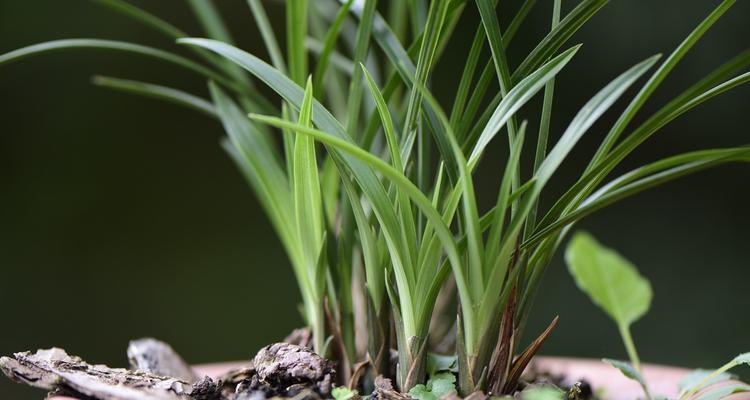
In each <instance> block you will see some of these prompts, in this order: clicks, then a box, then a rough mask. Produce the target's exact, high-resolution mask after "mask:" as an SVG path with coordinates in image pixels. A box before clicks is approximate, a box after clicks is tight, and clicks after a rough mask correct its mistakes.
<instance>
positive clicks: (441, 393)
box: [409, 372, 456, 400]
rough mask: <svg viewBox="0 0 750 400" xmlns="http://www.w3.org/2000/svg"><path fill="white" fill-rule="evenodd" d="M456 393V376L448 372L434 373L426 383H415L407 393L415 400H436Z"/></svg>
mask: <svg viewBox="0 0 750 400" xmlns="http://www.w3.org/2000/svg"><path fill="white" fill-rule="evenodd" d="M454 393H456V376H455V375H453V374H452V373H450V372H441V373H438V374H435V375H434V376H432V378H430V380H428V381H427V384H426V385H421V384H420V385H416V386H414V387H413V388H411V390H409V395H410V396H411V397H413V398H415V399H417V400H438V399H441V398H443V397H445V396H448V395H450V394H454Z"/></svg>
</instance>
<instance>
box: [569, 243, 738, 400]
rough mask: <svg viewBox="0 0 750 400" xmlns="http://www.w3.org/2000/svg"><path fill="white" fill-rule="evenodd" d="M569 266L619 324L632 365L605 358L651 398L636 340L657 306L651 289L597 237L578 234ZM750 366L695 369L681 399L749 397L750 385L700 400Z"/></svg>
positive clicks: (580, 284)
mask: <svg viewBox="0 0 750 400" xmlns="http://www.w3.org/2000/svg"><path fill="white" fill-rule="evenodd" d="M565 261H566V262H567V264H568V269H569V271H570V273H571V275H573V278H574V279H575V281H576V284H577V285H578V287H579V288H580V289H581V290H582V291H583V292H585V293H586V294H588V295H589V297H591V300H592V301H593V302H594V303H595V304H597V305H598V306H599V307H601V308H602V309H603V310H604V311H605V312H606V313H607V315H609V316H610V317H611V318H612V319H613V320H614V321H615V322H616V323H617V326H618V328H619V330H620V334H621V335H622V339H623V341H624V342H625V348H626V349H627V351H628V356H629V357H630V363H627V362H625V361H618V360H611V359H604V360H603V361H604V362H606V363H608V364H610V365H612V366H613V367H615V368H617V369H619V370H620V372H622V373H623V375H625V376H626V377H628V378H630V379H633V380H635V381H637V382H638V383H639V384H640V385H641V387H642V388H643V392H644V394H645V395H646V398H647V399H650V398H651V394H650V392H649V389H648V385H647V383H646V381H645V379H644V378H643V375H642V373H641V367H640V361H639V358H638V353H637V351H636V349H635V345H634V343H633V339H632V337H631V335H630V325H631V324H632V323H633V322H635V321H637V320H638V319H639V318H641V317H642V316H643V315H644V314H646V312H648V309H649V307H650V305H651V298H652V297H653V294H652V291H651V284H650V283H649V282H648V280H647V279H646V278H644V277H643V276H641V275H640V273H639V272H638V269H636V267H635V266H634V265H633V264H632V263H630V262H629V261H628V260H626V259H625V258H624V257H623V256H621V255H620V254H618V253H617V252H616V251H614V250H612V249H609V248H607V247H604V246H602V245H601V244H599V243H598V242H597V241H596V240H595V239H594V238H593V237H592V236H591V235H589V234H587V233H585V232H578V233H576V234H575V235H574V236H573V239H572V240H571V241H570V243H569V244H568V248H567V251H566V253H565ZM742 364H745V365H750V353H744V354H740V355H739V356H737V357H735V358H734V359H732V361H730V362H728V363H727V364H725V365H724V366H722V367H721V368H719V369H717V370H715V371H709V370H695V371H693V372H692V373H691V374H690V375H688V376H687V377H685V379H683V381H682V382H681V383H680V395H679V397H678V398H679V400H718V399H721V398H724V397H726V396H728V395H730V394H733V393H740V392H749V391H750V385H746V384H742V383H733V384H728V385H723V386H720V387H717V388H713V389H711V390H709V391H707V392H705V393H702V394H700V395H699V396H698V397H695V395H696V394H697V393H698V392H699V391H701V390H702V389H705V388H706V387H708V386H711V385H713V384H715V383H719V382H723V381H727V380H730V379H732V378H733V377H732V375H731V374H729V373H727V372H728V371H729V370H730V369H732V368H734V367H736V366H738V365H742Z"/></svg>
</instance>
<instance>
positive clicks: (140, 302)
mask: <svg viewBox="0 0 750 400" xmlns="http://www.w3.org/2000/svg"><path fill="white" fill-rule="evenodd" d="M316 1H317V0H316ZM134 3H136V4H138V5H141V6H143V7H145V8H147V9H149V10H151V11H153V12H154V13H156V14H157V15H161V16H162V17H164V18H166V19H167V20H169V21H171V22H173V23H174V24H176V25H177V26H179V27H181V28H182V29H184V30H186V31H188V32H190V33H191V34H194V35H196V36H200V35H201V30H200V27H199V25H198V23H197V22H196V21H195V19H194V18H193V16H192V14H191V12H190V10H189V9H188V7H187V6H186V4H185V3H184V2H183V1H178V0H170V1H158V2H157V1H145V0H141V1H134ZM217 3H218V4H219V6H220V9H221V11H222V13H223V15H224V16H225V17H226V19H227V20H228V23H229V25H230V26H231V29H232V33H233V35H234V37H235V38H236V40H237V42H238V43H239V45H240V46H241V47H243V48H244V49H247V50H249V51H251V52H253V53H256V54H263V55H264V54H265V53H264V51H263V48H262V43H261V42H260V39H259V34H258V32H257V30H256V28H255V26H254V22H253V20H252V18H251V15H250V13H249V10H248V7H247V4H246V2H245V1H244V0H218V1H217ZM383 3H384V2H383ZM470 3H471V2H470ZM501 3H502V6H501V10H504V11H505V12H503V13H502V14H501V18H502V20H503V21H507V19H508V14H510V13H511V12H512V11H513V10H514V9H515V8H517V7H518V6H519V4H520V3H521V2H520V1H519V0H512V1H503V2H501ZM539 3H540V4H539V5H537V7H536V8H535V10H534V11H533V13H532V15H531V16H530V18H529V20H528V22H527V24H526V25H525V27H524V28H523V29H522V31H521V34H520V36H519V37H518V38H517V39H516V41H514V44H513V46H512V48H511V51H510V58H511V62H512V63H513V64H514V65H515V64H517V63H518V62H519V60H520V58H521V56H522V55H523V53H524V52H525V51H528V50H529V49H530V48H531V47H532V46H533V45H534V43H535V42H536V41H538V40H539V39H540V38H541V37H542V35H544V33H545V31H546V30H547V29H548V24H549V18H550V16H549V13H550V10H549V9H551V2H549V1H542V2H539ZM548 3H550V4H548ZM563 3H564V5H565V7H566V9H569V8H570V7H571V6H572V5H573V4H574V3H575V2H573V1H564V2H563ZM717 3H718V1H713V0H712V1H684V0H658V1H654V0H639V1H634V0H612V1H611V3H610V4H609V5H608V6H607V7H605V9H604V10H602V11H601V12H600V14H598V15H597V16H596V17H595V18H594V19H593V20H592V21H590V22H589V23H588V25H587V26H586V27H584V28H583V29H582V30H581V31H580V32H579V33H578V34H577V35H576V36H575V38H574V40H573V41H574V42H582V43H584V47H583V49H582V50H581V51H580V52H579V54H578V56H576V58H575V59H574V61H573V62H572V63H571V64H570V65H569V66H568V67H567V69H566V70H564V71H563V73H562V74H561V77H560V78H559V79H558V86H557V89H556V93H555V95H556V97H555V103H556V104H555V105H556V113H555V114H554V117H553V135H559V134H560V132H561V130H562V129H563V128H564V127H565V125H566V124H567V122H569V120H570V118H571V117H572V115H573V113H574V112H575V111H576V110H577V108H578V107H580V106H581V105H582V104H583V103H584V102H585V101H586V100H587V99H588V98H589V97H590V96H591V95H593V93H594V92H595V91H596V90H597V89H598V88H600V87H601V86H603V85H604V84H606V83H607V82H608V81H609V80H610V79H612V78H613V77H614V76H615V75H616V74H618V73H619V72H621V71H623V70H624V69H626V68H627V67H629V66H630V65H632V64H634V63H636V62H637V61H640V60H642V59H644V58H646V57H647V56H649V55H652V54H654V53H657V52H662V53H668V52H669V51H671V49H673V48H674V47H675V46H676V45H677V44H678V43H679V42H680V41H681V40H682V39H683V38H684V36H686V35H687V34H688V32H689V31H690V30H691V29H692V28H693V27H694V26H695V25H697V24H698V22H699V21H700V20H701V19H702V18H703V17H704V16H705V15H707V14H708V12H710V10H711V9H712V8H713V7H714V6H715V4H717ZM267 5H268V8H269V12H270V13H271V16H272V18H273V19H274V20H275V21H276V22H277V23H279V24H281V23H282V21H283V4H282V2H269V3H267ZM468 9H469V11H467V13H466V17H465V20H466V21H465V22H466V23H465V24H462V25H461V26H462V27H467V29H466V30H463V31H459V32H458V33H457V35H456V40H455V41H454V43H453V45H452V46H451V48H450V49H449V50H448V51H449V54H448V55H447V56H446V57H444V61H442V62H441V63H440V65H439V66H438V72H437V74H438V78H439V79H436V82H450V83H453V82H457V78H456V76H457V74H459V73H460V69H461V68H462V66H463V65H462V60H464V59H465V54H466V53H467V51H468V45H469V43H470V39H469V38H470V37H471V36H472V35H473V33H474V28H475V26H476V22H477V16H476V12H475V11H474V9H473V6H471V7H468ZM748 16H750V2H747V1H740V2H738V4H737V5H736V6H735V7H734V8H733V9H732V10H731V11H730V12H729V13H728V15H726V16H725V17H724V18H723V19H722V20H721V21H720V22H719V23H718V25H717V26H716V27H715V28H714V29H712V30H711V31H710V32H709V34H708V35H707V36H706V37H705V38H704V39H703V40H702V41H701V42H700V43H699V44H698V45H697V46H696V48H695V49H694V50H693V51H692V52H691V53H690V54H689V55H688V56H687V57H686V59H685V60H684V61H683V62H682V63H681V64H680V66H679V67H678V68H677V69H676V70H675V71H674V73H673V74H672V76H671V77H670V78H669V79H668V80H667V81H666V82H665V84H664V85H663V86H662V87H661V88H660V90H659V91H658V92H657V94H656V95H655V96H654V97H653V100H652V101H650V102H649V105H648V106H647V107H646V108H647V110H646V111H647V113H643V114H642V115H644V116H645V115H648V111H653V110H654V109H655V107H656V106H658V105H660V104H663V103H664V102H665V101H666V100H668V99H669V98H670V96H672V95H675V94H677V93H678V92H679V90H681V89H683V88H685V87H687V86H688V85H689V84H691V83H692V82H695V81H697V80H698V79H699V78H700V77H702V76H703V75H704V74H705V73H707V72H709V71H710V70H712V69H713V68H714V67H716V66H718V65H719V64H721V63H722V62H724V61H726V60H728V59H729V58H730V57H732V56H733V55H735V54H737V53H738V52H739V51H741V50H744V49H745V48H746V47H747V46H748V42H749V39H750V24H749V23H748ZM278 30H279V31H281V30H282V26H281V25H279V26H278ZM69 37H98V38H109V39H122V40H128V41H134V42H142V43H148V44H151V45H154V46H159V47H164V48H170V49H174V50H175V51H177V52H180V53H185V51H184V49H181V48H179V47H178V46H176V45H174V44H173V43H171V42H170V41H168V40H166V39H164V38H163V37H162V36H160V35H158V34H156V33H154V32H152V31H150V30H146V29H145V28H143V27H141V26H140V25H138V24H136V23H134V22H132V21H130V20H127V19H125V18H123V17H121V16H119V15H116V14H113V13H112V12H110V11H109V10H107V9H103V8H101V7H98V6H96V5H93V4H91V3H90V2H88V1H83V0H68V1H54V0H24V1H12V0H4V1H0V52H6V51H9V50H12V49H14V48H17V47H21V46H24V45H28V44H32V43H36V42H40V41H44V40H50V39H57V38H69ZM264 57H265V56H264ZM95 73H99V74H105V75H112V76H117V77H124V78H136V79H140V80H145V81H152V82H160V83H164V84H167V85H170V86H175V87H179V88H182V89H185V90H189V91H192V92H194V93H199V94H202V95H205V94H206V87H205V82H204V81H202V80H201V79H200V78H197V77H196V76H193V75H191V74H190V73H187V72H184V71H182V70H178V69H175V68H172V67H170V66H165V65H162V64H160V63H157V62H154V61H151V60H146V59H142V58H138V57H136V56H130V55H123V54H116V53H94V52H89V51H76V52H68V53H64V54H54V55H48V56H44V57H39V58H34V59H29V60H25V61H23V62H19V63H16V64H12V65H7V66H2V67H1V68H0V93H1V94H0V104H2V108H0V118H1V121H2V124H1V125H0V126H1V127H2V128H1V129H2V132H1V133H0V268H1V270H2V274H1V275H0V303H1V304H2V319H0V326H2V328H1V329H0V353H1V354H9V353H12V352H14V351H21V350H28V349H36V348H38V347H49V346H60V347H64V348H66V349H67V350H69V351H70V352H71V353H74V354H78V355H81V356H82V357H84V358H85V359H87V360H90V361H92V362H98V363H107V364H110V365H124V364H125V362H126V360H125V354H124V351H125V347H126V345H127V342H128V340H129V339H131V338H137V337H141V336H154V337H158V338H161V339H163V340H166V341H168V342H170V343H171V344H172V345H173V346H174V347H175V348H176V349H177V350H178V351H180V352H181V353H182V354H183V355H184V356H185V357H186V358H187V359H188V360H189V361H190V362H195V363H201V362H210V361H217V360H236V359H247V358H249V357H251V356H252V355H253V354H254V353H255V351H256V350H257V349H258V348H259V347H261V346H262V345H264V344H267V343H269V342H271V341H275V340H278V339H281V338H282V337H283V336H284V335H285V334H286V333H287V332H289V331H290V330H291V329H292V328H294V327H297V326H298V325H300V324H301V320H300V318H299V316H298V313H297V308H296V304H297V303H298V302H299V295H298V292H297V288H296V285H295V283H294V280H293V275H292V273H291V269H290V267H289V265H288V262H287V260H286V258H285V256H284V253H283V251H282V249H281V247H280V246H279V244H278V242H277V241H276V237H275V235H274V234H273V232H272V230H271V228H270V226H269V224H268V222H267V220H266V218H265V217H264V216H263V214H262V212H261V210H260V208H259V206H258V203H257V202H256V201H255V199H254V197H253V195H252V193H251V191H250V189H249V188H248V187H247V186H246V184H245V182H244V180H243V178H242V177H241V176H240V174H239V173H238V172H237V171H236V170H235V167H234V165H233V164H232V163H231V162H230V160H229V159H228V157H226V155H225V154H224V152H223V150H221V149H220V147H219V145H218V142H219V139H220V138H221V137H222V129H221V127H220V126H219V125H218V124H217V123H216V122H214V121H212V120H209V119H207V118H205V117H203V116H201V115H197V114H196V113H194V112H191V111H186V110H184V109H182V108H178V107H176V106H172V105H165V104H162V103H158V102H155V101H152V100H148V99H142V98H138V97H131V96H128V95H123V94H120V93H114V92H110V91H106V90H103V89H99V88H96V87H94V86H92V85H90V84H89V79H90V77H91V76H92V75H93V74H95ZM454 89H455V87H454V86H453V85H445V86H440V87H437V88H436V89H435V90H436V92H437V93H438V95H439V97H440V98H441V99H442V100H443V101H445V102H446V103H447V104H449V103H448V102H450V101H452V97H451V96H452V92H453V91H454ZM621 103H622V102H621ZM533 106H534V107H536V106H538V105H537V104H534V105H533ZM619 106H620V107H623V106H624V103H623V104H620V105H619ZM749 112H750V91H749V90H748V88H746V87H745V88H740V89H738V90H734V91H732V92H730V93H728V94H726V95H723V96H722V97H720V98H718V99H715V100H713V101H711V102H710V103H708V104H706V105H704V106H702V107H701V108H700V109H698V110H697V111H696V112H692V113H690V114H689V115H688V116H685V117H683V118H681V119H679V120H677V121H675V122H674V123H672V124H671V125H670V126H668V127H667V128H666V129H664V130H663V131H662V132H660V134H658V135H657V136H656V137H654V138H653V139H652V140H650V142H648V143H647V144H646V145H645V146H643V147H642V148H641V149H640V150H639V151H637V152H636V154H634V155H633V156H631V157H630V158H629V159H628V160H626V162H625V164H626V166H630V167H633V166H636V165H639V164H642V163H644V162H648V161H651V160H654V159H656V158H657V157H659V156H665V155H670V154H675V153H677V152H681V151H687V150H693V149H698V148H702V147H720V146H730V145H737V144H746V143H748V142H750V140H748V139H750V132H749V130H748V126H750V115H749ZM610 114H612V113H610ZM615 117H616V115H609V114H608V115H607V116H606V118H605V120H608V121H610V122H611V121H612V120H613V119H614V118H615ZM533 122H534V121H532V123H533ZM606 128H607V126H606V125H605V124H602V123H600V124H597V125H595V127H594V129H593V130H592V132H591V134H590V135H589V137H588V138H587V140H584V141H583V142H582V143H581V144H580V145H579V146H578V147H577V149H576V150H575V151H574V153H573V154H572V155H571V157H570V158H569V159H568V160H567V161H566V163H565V164H564V168H563V169H562V170H561V172H560V176H558V177H557V179H555V180H554V183H553V184H552V185H551V186H550V187H549V190H547V192H545V195H546V198H547V204H549V200H550V198H553V197H554V196H555V195H556V194H559V193H560V191H561V190H562V188H563V186H564V185H566V184H570V183H571V182H572V181H573V179H575V176H576V173H580V171H581V168H583V167H584V166H585V163H586V162H587V154H589V153H590V152H591V151H592V149H593V148H595V146H596V145H597V144H598V141H599V140H600V139H601V137H603V134H604V133H605V132H604V130H605V129H606ZM532 131H533V130H532ZM555 137H557V136H555ZM496 145H497V146H498V147H497V150H498V151H497V152H496V154H502V155H503V156H501V157H498V158H497V159H494V160H493V159H491V158H488V161H485V163H484V166H483V168H482V169H481V171H480V173H479V175H478V177H477V184H478V186H480V187H481V188H485V189H486V190H485V191H484V192H482V193H483V195H484V196H483V197H484V198H485V199H491V198H492V197H493V196H494V188H495V187H496V186H497V185H498V182H499V179H500V178H499V173H498V168H499V167H498V166H499V165H502V158H504V152H503V151H504V147H501V146H504V144H502V143H498V144H496ZM501 149H503V151H501ZM748 204H750V166H748V165H730V166H726V167H722V168H719V169H716V170H712V171H709V172H704V173H701V174H700V175H697V176H692V177H689V178H687V179H683V180H681V181H678V182H676V183H673V184H671V185H668V186H666V187H663V188H659V189H657V190H654V191H650V192H647V193H645V194H642V195H639V196H637V197H635V198H632V199H630V200H627V201H626V202H624V203H621V204H618V205H615V206H613V207H610V208H609V209H607V210H605V211H603V212H600V213H598V214H596V215H595V216H592V217H590V218H588V219H587V220H585V221H584V222H583V223H581V224H580V227H581V228H584V229H587V230H589V231H591V232H592V233H594V234H595V235H597V236H598V237H599V238H600V239H601V240H602V241H603V242H604V243H606V244H608V245H610V246H614V247H617V248H618V249H620V250H621V252H623V253H624V254H625V255H627V256H628V257H629V258H630V259H632V260H633V261H634V262H635V263H636V264H637V265H638V266H639V267H640V269H641V270H642V272H643V273H644V274H645V275H647V276H648V277H649V278H650V279H651V281H652V283H653V286H654V289H655V293H656V296H655V298H654V304H653V308H652V311H651V312H650V313H649V314H648V315H647V316H646V317H645V318H644V319H643V320H642V321H640V322H638V323H637V324H636V325H635V326H634V336H635V340H636V343H637V345H638V346H639V348H640V351H641V353H642V354H641V356H642V358H643V359H645V360H647V361H649V362H658V363H667V364H680V365H685V366H691V367H696V366H706V367H709V366H717V365H719V364H721V363H723V362H724V361H725V360H727V359H728V358H729V357H730V356H732V355H734V354H735V353H737V352H740V351H748V350H750V339H748V338H750V336H748V332H750V296H748V295H747V293H748V289H747V287H748V282H750V268H749V267H750V261H749V259H750V257H749V255H750V253H749V251H750V250H749V247H748V243H750V229H748V228H749V227H750V207H748ZM556 314H559V315H560V318H561V319H560V324H559V326H558V329H557V331H556V332H555V334H554V335H553V336H552V337H551V339H550V340H549V342H548V343H547V345H546V346H545V348H544V350H543V352H544V353H547V354H555V355H574V356H582V357H603V356H606V357H614V358H618V357H619V358H622V357H625V353H624V350H623V348H622V346H621V344H620V342H619V338H618V335H617V331H616V329H615V328H614V325H613V324H611V323H610V322H609V321H608V320H607V319H606V317H605V316H604V315H603V314H602V313H601V312H600V311H599V310H598V309H596V308H595V307H594V306H593V305H592V304H591V303H590V302H589V301H588V299H587V298H586V297H584V296H583V295H582V294H581V293H579V292H578V291H577V289H576V288H575V286H574V283H573V281H572V280H571V278H570V277H569V276H568V275H567V273H566V270H565V267H564V265H563V263H562V261H561V259H560V258H559V257H558V259H557V260H555V262H554V263H553V265H552V266H551V268H550V271H549V273H548V274H547V277H546V281H545V283H544V285H543V290H542V293H541V294H540V295H539V297H538V300H537V305H536V312H535V314H534V317H533V320H532V322H531V326H530V331H531V332H535V331H538V330H540V329H542V327H543V325H545V324H546V323H547V322H548V321H549V320H550V319H551V318H552V317H554V316H555V315H556ZM745 376H746V377H748V376H747V375H745ZM0 394H1V396H0V397H2V398H7V399H35V398H40V397H41V393H40V392H37V391H34V390H30V389H27V388H23V387H21V386H19V385H13V384H11V383H10V382H9V381H8V380H6V379H0Z"/></svg>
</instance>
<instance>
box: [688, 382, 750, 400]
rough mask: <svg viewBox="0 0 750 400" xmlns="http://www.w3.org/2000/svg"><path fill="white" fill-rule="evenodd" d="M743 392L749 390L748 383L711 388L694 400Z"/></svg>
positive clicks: (712, 398) (717, 399) (715, 398)
mask: <svg viewBox="0 0 750 400" xmlns="http://www.w3.org/2000/svg"><path fill="white" fill-rule="evenodd" d="M744 392H750V385H746V384H744V383H737V384H732V385H726V386H721V387H717V388H715V389H711V390H709V391H707V392H705V393H702V394H701V395H700V396H698V397H696V398H695V400H721V399H723V398H725V397H727V396H729V395H731V394H734V393H744Z"/></svg>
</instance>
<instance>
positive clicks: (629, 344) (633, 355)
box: [620, 324, 641, 372]
mask: <svg viewBox="0 0 750 400" xmlns="http://www.w3.org/2000/svg"><path fill="white" fill-rule="evenodd" d="M620 336H622V341H623V342H624V343H625V349H626V350H627V351H628V358H630V363H631V364H633V368H635V370H636V371H638V372H641V360H640V359H639V358H638V352H637V351H636V350H635V344H633V337H632V336H631V335H630V327H629V326H627V325H624V324H621V325H620Z"/></svg>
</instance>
